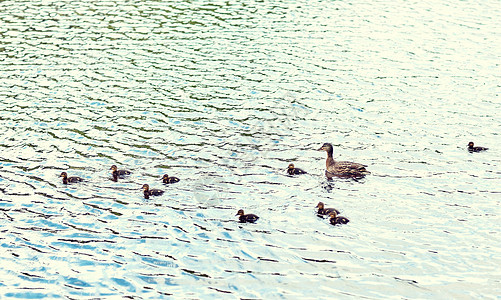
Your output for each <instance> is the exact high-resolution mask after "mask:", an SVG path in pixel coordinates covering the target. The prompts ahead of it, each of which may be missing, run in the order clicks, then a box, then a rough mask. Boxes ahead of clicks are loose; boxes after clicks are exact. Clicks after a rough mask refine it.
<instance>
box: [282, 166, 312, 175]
mask: <svg viewBox="0 0 501 300" xmlns="http://www.w3.org/2000/svg"><path fill="white" fill-rule="evenodd" d="M287 173H289V175H301V174H308V173H306V172H305V171H303V170H301V169H299V168H294V164H289V167H288V168H287Z"/></svg>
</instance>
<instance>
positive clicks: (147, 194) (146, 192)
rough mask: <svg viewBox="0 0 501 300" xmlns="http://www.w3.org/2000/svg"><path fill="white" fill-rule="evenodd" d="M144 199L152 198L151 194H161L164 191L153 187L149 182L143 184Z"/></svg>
mask: <svg viewBox="0 0 501 300" xmlns="http://www.w3.org/2000/svg"><path fill="white" fill-rule="evenodd" d="M143 192H144V199H150V196H160V195H162V194H163V193H164V191H162V190H159V189H151V190H150V186H149V185H147V184H144V185H143Z"/></svg>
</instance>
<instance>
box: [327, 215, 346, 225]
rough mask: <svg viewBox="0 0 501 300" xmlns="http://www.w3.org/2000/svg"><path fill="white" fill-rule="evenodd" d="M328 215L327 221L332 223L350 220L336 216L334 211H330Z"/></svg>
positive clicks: (342, 222) (344, 222) (343, 222)
mask: <svg viewBox="0 0 501 300" xmlns="http://www.w3.org/2000/svg"><path fill="white" fill-rule="evenodd" d="M329 216H330V218H329V222H330V223H331V224H332V225H337V224H348V222H350V220H348V219H346V218H345V217H341V216H338V215H337V213H336V212H331V213H330V214H329Z"/></svg>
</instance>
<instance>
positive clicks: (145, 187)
mask: <svg viewBox="0 0 501 300" xmlns="http://www.w3.org/2000/svg"><path fill="white" fill-rule="evenodd" d="M149 189H150V186H149V185H147V184H143V191H145V192H146V191H148V190H149Z"/></svg>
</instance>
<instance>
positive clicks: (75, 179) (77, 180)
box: [59, 172, 84, 184]
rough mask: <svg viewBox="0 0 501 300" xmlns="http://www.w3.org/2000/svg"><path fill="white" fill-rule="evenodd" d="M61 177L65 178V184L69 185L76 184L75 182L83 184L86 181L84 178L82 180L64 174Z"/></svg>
mask: <svg viewBox="0 0 501 300" xmlns="http://www.w3.org/2000/svg"><path fill="white" fill-rule="evenodd" d="M59 177H63V184H68V183H75V182H81V181H84V180H83V178H80V177H78V176H71V177H68V173H66V172H62V173H61V175H60V176H59Z"/></svg>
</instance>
